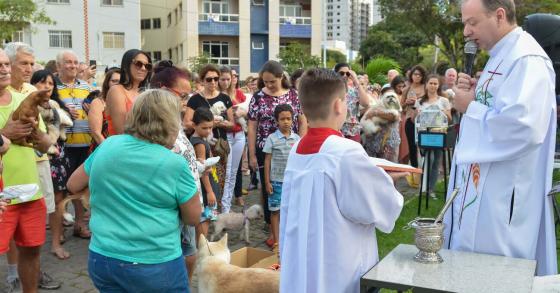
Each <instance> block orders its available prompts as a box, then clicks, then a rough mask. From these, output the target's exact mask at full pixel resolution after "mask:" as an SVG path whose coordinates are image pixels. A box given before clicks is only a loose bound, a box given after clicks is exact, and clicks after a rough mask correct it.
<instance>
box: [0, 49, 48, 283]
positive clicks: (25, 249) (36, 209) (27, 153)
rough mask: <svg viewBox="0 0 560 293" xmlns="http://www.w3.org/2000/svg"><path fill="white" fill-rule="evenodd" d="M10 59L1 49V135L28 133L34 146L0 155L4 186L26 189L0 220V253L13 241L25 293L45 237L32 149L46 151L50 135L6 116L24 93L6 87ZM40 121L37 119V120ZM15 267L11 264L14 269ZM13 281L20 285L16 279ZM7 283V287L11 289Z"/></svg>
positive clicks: (12, 136) (33, 278) (11, 136)
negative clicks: (0, 156) (17, 254)
mask: <svg viewBox="0 0 560 293" xmlns="http://www.w3.org/2000/svg"><path fill="white" fill-rule="evenodd" d="M10 72H11V66H10V59H9V58H8V56H7V55H6V53H5V52H4V50H0V127H1V128H0V134H2V135H3V136H5V137H7V138H8V139H10V140H12V141H14V140H18V139H21V138H23V137H29V136H31V137H32V139H33V140H34V141H35V143H34V145H33V148H31V147H27V146H20V145H16V144H12V145H11V146H10V149H9V150H8V152H7V153H6V154H5V155H4V156H3V157H2V162H3V164H4V171H5V172H3V176H2V177H3V178H2V179H3V180H4V185H5V186H6V189H8V188H15V189H20V190H21V186H26V187H28V189H27V190H29V191H28V192H27V193H26V194H22V196H20V197H18V198H15V199H11V200H10V203H9V204H8V206H7V208H6V211H5V212H4V215H3V218H2V221H1V222H0V231H2V232H1V233H0V254H4V253H6V252H8V251H9V250H10V245H9V244H10V242H11V241H12V240H14V241H15V244H16V246H17V251H18V252H19V259H18V261H17V262H18V265H17V271H18V273H19V277H20V278H21V284H22V286H23V291H24V292H36V291H37V287H38V281H39V276H40V269H39V262H40V252H41V246H42V245H43V244H44V242H45V240H46V236H45V224H46V205H45V201H44V199H43V192H42V190H41V188H40V187H39V186H40V182H39V176H38V172H37V164H36V161H35V158H36V156H35V152H34V149H35V150H37V151H39V152H46V151H47V149H48V148H49V146H50V140H49V137H48V136H47V135H46V134H45V133H44V132H42V131H40V130H39V131H37V132H33V133H32V130H33V123H32V122H22V121H20V120H12V119H9V117H10V116H11V115H12V113H13V112H14V111H15V110H16V109H17V107H18V106H19V105H20V104H21V102H22V101H23V100H24V99H25V97H26V96H25V95H23V94H20V93H17V92H11V91H9V90H7V88H8V86H10V84H11V74H10ZM36 122H39V124H41V123H40V121H36ZM14 268H15V267H12V269H14ZM15 284H17V285H19V282H17V279H16V282H15ZM10 285H11V284H9V287H8V290H13V289H14V288H12V287H11V286H10Z"/></svg>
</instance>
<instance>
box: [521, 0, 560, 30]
mask: <svg viewBox="0 0 560 293" xmlns="http://www.w3.org/2000/svg"><path fill="white" fill-rule="evenodd" d="M515 9H516V14H517V23H518V24H519V25H522V24H523V22H524V21H525V17H526V16H527V15H529V14H533V13H552V14H560V2H558V0H515Z"/></svg>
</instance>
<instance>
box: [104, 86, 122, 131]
mask: <svg viewBox="0 0 560 293" xmlns="http://www.w3.org/2000/svg"><path fill="white" fill-rule="evenodd" d="M124 91H125V89H124V88H123V87H122V86H120V85H116V86H112V87H110V88H109V92H108V93H107V106H106V109H107V113H108V114H109V115H110V116H111V123H112V125H113V129H114V130H115V134H122V133H123V132H124V122H125V120H126V101H125V99H126V94H125V92H124Z"/></svg>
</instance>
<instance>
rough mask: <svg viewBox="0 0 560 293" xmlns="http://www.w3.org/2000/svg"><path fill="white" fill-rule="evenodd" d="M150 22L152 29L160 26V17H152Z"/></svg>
mask: <svg viewBox="0 0 560 293" xmlns="http://www.w3.org/2000/svg"><path fill="white" fill-rule="evenodd" d="M152 24H153V27H154V29H159V28H161V18H154V19H152Z"/></svg>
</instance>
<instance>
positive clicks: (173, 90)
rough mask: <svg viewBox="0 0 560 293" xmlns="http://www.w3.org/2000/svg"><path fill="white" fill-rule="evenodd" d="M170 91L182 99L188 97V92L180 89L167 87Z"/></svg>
mask: <svg viewBox="0 0 560 293" xmlns="http://www.w3.org/2000/svg"><path fill="white" fill-rule="evenodd" d="M167 89H168V90H169V91H170V92H172V93H174V94H176V95H177V96H179V98H181V99H182V100H184V99H186V98H188V97H189V93H181V92H180V91H178V90H176V89H174V88H170V87H168V88H167Z"/></svg>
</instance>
